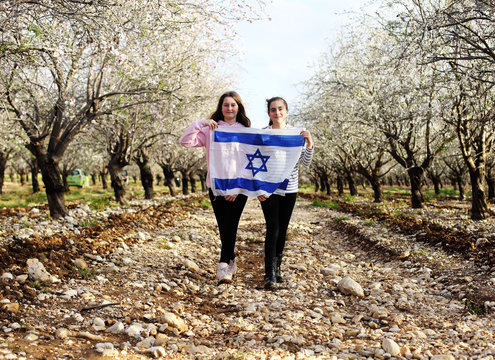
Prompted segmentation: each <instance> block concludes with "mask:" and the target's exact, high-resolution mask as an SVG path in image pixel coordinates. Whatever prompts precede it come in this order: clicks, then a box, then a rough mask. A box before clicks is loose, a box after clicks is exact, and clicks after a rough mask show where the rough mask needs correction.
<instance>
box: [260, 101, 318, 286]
mask: <svg viewBox="0 0 495 360" xmlns="http://www.w3.org/2000/svg"><path fill="white" fill-rule="evenodd" d="M266 102H267V107H268V116H269V117H270V123H269V126H267V127H265V129H288V128H292V127H291V126H290V125H287V116H288V115H289V109H288V106H287V102H286V101H285V100H284V99H283V98H281V97H278V96H277V97H273V98H271V99H268V100H266ZM301 136H302V137H303V139H304V140H305V147H304V148H303V150H302V152H301V156H300V157H299V163H301V164H302V165H304V166H306V167H308V166H309V165H310V164H311V160H312V158H313V139H312V138H311V133H310V132H309V131H308V130H303V131H301ZM299 163H298V164H296V166H295V167H294V169H293V170H292V173H291V174H290V177H289V183H288V185H287V189H286V190H285V191H278V189H277V190H275V192H274V193H273V194H271V195H270V196H266V195H259V196H258V200H259V201H260V203H261V208H262V209H263V215H264V216H265V222H266V236H265V277H264V286H265V288H266V289H270V288H272V287H273V286H274V285H275V283H279V282H282V280H283V279H282V276H281V274H280V265H281V263H282V256H283V251H284V247H285V238H286V236H287V228H288V227H289V222H290V218H291V216H292V211H293V210H294V206H295V204H296V197H297V193H298V191H299Z"/></svg>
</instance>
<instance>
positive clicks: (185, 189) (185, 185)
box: [181, 171, 189, 195]
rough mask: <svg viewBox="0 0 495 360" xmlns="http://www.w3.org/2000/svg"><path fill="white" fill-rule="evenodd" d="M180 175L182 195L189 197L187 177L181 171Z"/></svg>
mask: <svg viewBox="0 0 495 360" xmlns="http://www.w3.org/2000/svg"><path fill="white" fill-rule="evenodd" d="M181 174H182V193H183V194H184V195H189V177H188V176H187V174H186V173H185V172H183V171H181Z"/></svg>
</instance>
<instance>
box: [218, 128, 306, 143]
mask: <svg viewBox="0 0 495 360" xmlns="http://www.w3.org/2000/svg"><path fill="white" fill-rule="evenodd" d="M214 141H215V142H225V143H228V142H239V143H243V144H249V145H269V146H283V147H297V146H303V145H304V139H303V137H302V136H301V135H269V134H249V133H233V132H232V133H231V132H227V131H219V130H215V136H214Z"/></svg>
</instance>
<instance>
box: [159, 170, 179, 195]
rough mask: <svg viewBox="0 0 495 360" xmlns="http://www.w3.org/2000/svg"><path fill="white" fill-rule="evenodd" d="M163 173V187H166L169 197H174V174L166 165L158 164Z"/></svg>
mask: <svg viewBox="0 0 495 360" xmlns="http://www.w3.org/2000/svg"><path fill="white" fill-rule="evenodd" d="M160 167H161V168H162V172H163V185H165V186H168V190H169V191H170V196H175V174H174V172H173V171H172V170H171V169H170V168H169V166H168V165H164V164H160Z"/></svg>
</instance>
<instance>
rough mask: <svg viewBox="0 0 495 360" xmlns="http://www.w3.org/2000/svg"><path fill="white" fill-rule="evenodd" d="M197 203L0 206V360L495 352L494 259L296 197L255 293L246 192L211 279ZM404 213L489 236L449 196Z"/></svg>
mask: <svg viewBox="0 0 495 360" xmlns="http://www.w3.org/2000/svg"><path fill="white" fill-rule="evenodd" d="M205 199H206V197H199V198H197V197H185V198H181V199H160V200H155V201H153V202H145V201H136V202H134V203H133V204H132V205H131V206H130V207H129V208H127V209H113V210H109V211H106V212H103V213H93V212H92V211H91V210H89V208H88V207H85V206H76V207H74V208H73V209H72V210H71V216H69V217H68V218H66V219H65V220H64V221H62V222H56V221H50V220H46V214H45V213H44V210H31V211H30V212H28V213H17V214H11V215H6V216H4V217H3V218H2V224H3V226H2V238H3V243H2V247H3V248H4V249H9V250H10V253H7V254H4V255H2V256H3V259H4V264H6V265H4V268H3V270H2V272H3V274H2V288H1V291H0V306H1V308H2V310H3V311H0V315H1V316H0V359H57V358H59V359H100V358H111V359H148V358H161V359H389V358H391V359H436V360H438V359H495V340H494V334H495V333H494V327H495V317H494V315H493V311H492V308H493V302H492V298H493V297H492V296H491V293H492V290H493V286H494V284H495V269H493V268H492V267H491V265H489V264H486V263H480V262H479V261H478V259H477V258H476V257H475V256H467V257H466V256H465V254H458V253H452V252H448V251H445V249H444V246H440V245H439V244H436V245H435V244H431V243H428V242H424V241H419V240H420V239H421V237H422V234H423V232H422V231H421V230H420V231H417V232H416V233H414V234H405V233H403V232H400V231H398V229H396V228H395V227H393V226H385V224H383V223H380V222H378V221H370V219H369V218H362V217H357V216H355V215H352V214H351V213H348V212H342V211H335V210H331V209H326V208H319V207H314V206H311V205H310V202H309V201H308V200H305V199H303V198H299V199H298V202H297V205H296V209H295V211H294V215H293V220H292V222H291V226H290V228H289V235H288V241H287V249H286V254H285V258H284V263H283V265H282V271H283V275H284V278H285V280H284V282H283V283H281V284H279V286H278V287H277V288H276V289H274V290H272V291H266V290H264V289H263V286H262V285H263V282H262V278H263V236H264V235H263V234H264V220H263V216H262V212H261V208H260V206H259V204H258V203H257V201H256V200H254V199H250V200H249V201H248V203H247V206H246V210H245V212H244V214H243V217H242V219H241V223H240V231H239V241H238V246H237V254H238V261H239V271H238V273H237V275H236V277H235V279H234V282H233V283H232V284H221V285H219V284H217V282H216V281H215V267H216V262H217V259H218V258H219V246H218V244H219V240H218V235H217V231H216V223H215V220H214V216H213V212H212V210H211V208H208V207H207V206H204V208H203V207H202V206H201V204H202V203H201V201H202V200H205ZM203 205H204V203H203ZM449 209H450V210H449ZM409 214H410V215H412V216H415V217H416V218H421V219H424V222H425V223H426V221H427V220H430V221H431V219H436V220H435V221H437V222H438V223H441V224H442V226H445V227H446V228H448V229H457V230H459V229H460V228H462V229H464V230H466V229H467V230H468V231H471V232H473V233H475V235H476V236H475V237H476V238H478V239H483V240H479V243H478V245H479V246H481V245H486V243H491V242H493V240H494V238H493V234H495V230H494V229H495V227H493V226H492V222H493V220H487V221H484V222H481V223H480V222H478V223H474V222H470V221H469V219H468V218H466V216H465V215H464V214H465V208H464V207H463V206H462V204H451V206H450V207H449V208H448V209H445V208H439V207H437V208H433V207H431V208H428V209H426V210H417V211H412V210H411V211H410V212H409ZM83 223H84V224H85V226H82V224H83ZM21 245H22V246H21ZM35 245H36V246H35ZM475 245H476V244H475ZM43 246H44V247H43ZM14 250H15V251H16V254H13V252H14ZM21 254H22V255H23V256H21ZM14 255H15V256H14ZM29 257H31V258H37V259H38V260H39V262H36V260H29V261H28V260H27V259H28V258H29ZM36 264H43V265H44V268H45V272H41V275H39V276H42V277H41V278H39V279H38V280H36V279H35V277H34V276H38V275H34V274H35V272H34V270H33V268H37V269H38V270H39V265H38V267H37V266H36ZM28 269H30V270H29V271H30V272H29V274H30V275H29V277H28ZM43 276H44V277H43Z"/></svg>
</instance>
